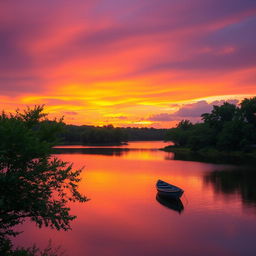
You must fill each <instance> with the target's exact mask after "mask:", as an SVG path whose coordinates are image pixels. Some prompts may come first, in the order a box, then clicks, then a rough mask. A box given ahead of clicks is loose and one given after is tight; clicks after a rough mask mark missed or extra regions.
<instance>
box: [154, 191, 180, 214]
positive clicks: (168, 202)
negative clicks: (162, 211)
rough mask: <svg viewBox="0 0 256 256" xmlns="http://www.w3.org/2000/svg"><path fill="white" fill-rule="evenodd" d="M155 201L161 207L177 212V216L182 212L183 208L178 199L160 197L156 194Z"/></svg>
mask: <svg viewBox="0 0 256 256" xmlns="http://www.w3.org/2000/svg"><path fill="white" fill-rule="evenodd" d="M156 201H157V202H158V203H160V204H161V205H163V206H165V207H167V208H169V209H171V210H173V211H176V212H178V213H179V214H181V213H182V212H183V211H184V206H183V203H182V201H181V200H180V199H174V198H170V197H165V196H161V195H160V194H159V193H157V194H156Z"/></svg>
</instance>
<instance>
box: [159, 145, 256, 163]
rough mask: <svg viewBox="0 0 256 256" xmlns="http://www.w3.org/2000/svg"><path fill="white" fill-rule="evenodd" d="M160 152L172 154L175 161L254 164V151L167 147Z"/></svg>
mask: <svg viewBox="0 0 256 256" xmlns="http://www.w3.org/2000/svg"><path fill="white" fill-rule="evenodd" d="M161 150H163V151H165V152H172V153H174V159H175V160H185V161H199V162H209V163H230V164H253V163H254V164H255V163H256V151H253V152H243V151H219V150H216V149H212V148H211V149H201V150H198V151H193V150H191V149H190V148H186V147H178V146H173V145H170V146H167V147H165V148H163V149H161Z"/></svg>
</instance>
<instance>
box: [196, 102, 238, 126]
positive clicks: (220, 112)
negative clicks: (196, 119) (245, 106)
mask: <svg viewBox="0 0 256 256" xmlns="http://www.w3.org/2000/svg"><path fill="white" fill-rule="evenodd" d="M238 112H239V111H238V108H237V106H236V105H234V104H230V103H228V102H225V103H224V104H223V105H221V106H213V110H212V111H211V113H204V114H202V115H201V116H202V120H203V121H204V122H205V123H208V124H209V125H211V126H213V127H216V128H218V129H219V128H221V127H222V126H223V124H224V123H225V122H228V121H232V120H234V118H235V117H236V116H237V113H238Z"/></svg>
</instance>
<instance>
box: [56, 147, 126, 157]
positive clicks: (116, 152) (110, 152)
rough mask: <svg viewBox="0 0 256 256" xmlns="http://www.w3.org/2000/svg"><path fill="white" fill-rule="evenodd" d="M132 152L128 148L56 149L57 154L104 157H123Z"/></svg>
mask: <svg viewBox="0 0 256 256" xmlns="http://www.w3.org/2000/svg"><path fill="white" fill-rule="evenodd" d="M129 151H130V149H128V148H55V149H54V153H55V154H86V155H104V156H122V155H124V154H127V153H128V152H129Z"/></svg>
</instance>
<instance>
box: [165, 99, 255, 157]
mask: <svg viewBox="0 0 256 256" xmlns="http://www.w3.org/2000/svg"><path fill="white" fill-rule="evenodd" d="M201 118H202V122H199V123H195V124H193V123H191V122H190V121H189V120H182V121H181V122H179V124H178V125H177V126H176V127H175V128H171V129H169V130H168V132H167V133H166V137H165V139H166V140H167V141H172V142H173V143H174V144H175V146H178V147H186V148H189V149H191V150H193V151H198V150H202V149H216V150H219V151H244V152H250V151H253V150H254V149H255V147H256V97H253V98H245V99H244V100H242V102H241V103H240V104H239V105H235V104H231V103H228V102H225V103H223V104H222V105H220V106H213V109H212V111H211V112H210V113H204V114H202V115H201Z"/></svg>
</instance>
